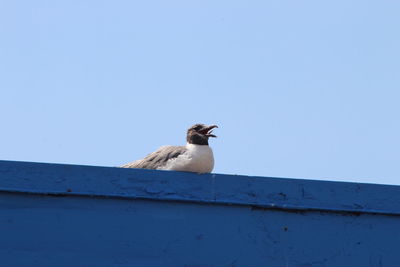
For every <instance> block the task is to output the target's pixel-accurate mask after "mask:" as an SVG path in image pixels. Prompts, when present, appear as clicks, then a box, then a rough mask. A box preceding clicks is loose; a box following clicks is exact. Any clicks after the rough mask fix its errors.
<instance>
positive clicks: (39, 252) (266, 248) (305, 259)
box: [0, 161, 400, 266]
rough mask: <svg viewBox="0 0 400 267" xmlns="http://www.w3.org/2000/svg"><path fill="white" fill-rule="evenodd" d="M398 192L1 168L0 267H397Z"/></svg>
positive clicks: (17, 165)
mask: <svg viewBox="0 0 400 267" xmlns="http://www.w3.org/2000/svg"><path fill="white" fill-rule="evenodd" d="M399 225H400V187H398V186H389V185H374V184H357V183H341V182H324V181H312V180H297V179H278V178H266V177H247V176H231V175H219V174H203V175H199V174H191V173H183V172H167V171H151V170H134V169H120V168H106V167H91V166H75V165H61V164H44V163H27V162H12V161H0V259H1V265H0V266H399V263H400V254H399V253H398V247H399V244H400V230H399Z"/></svg>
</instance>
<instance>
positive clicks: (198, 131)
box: [186, 123, 218, 146]
mask: <svg viewBox="0 0 400 267" xmlns="http://www.w3.org/2000/svg"><path fill="white" fill-rule="evenodd" d="M217 127H218V126H217V125H210V126H207V125H204V124H200V123H198V124H195V125H193V126H192V127H190V128H189V129H188V131H187V136H186V140H187V142H188V143H189V144H195V145H204V146H208V138H210V137H216V136H215V135H213V134H212V133H211V132H212V129H214V128H217Z"/></svg>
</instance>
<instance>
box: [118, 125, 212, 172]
mask: <svg viewBox="0 0 400 267" xmlns="http://www.w3.org/2000/svg"><path fill="white" fill-rule="evenodd" d="M214 128H218V126H217V125H210V126H207V125H204V124H195V125H193V126H192V127H190V128H189V129H188V130H187V136H186V141H187V143H186V146H162V147H160V148H159V149H158V150H156V151H155V152H153V153H151V154H149V155H147V156H146V157H145V158H143V159H139V160H136V161H134V162H131V163H127V164H125V165H122V166H121V167H122V168H140V169H155V170H173V171H185V172H197V173H210V172H211V171H212V170H213V168H214V155H213V152H212V149H211V147H210V146H209V145H208V138H209V137H217V136H215V135H213V134H212V131H213V129H214Z"/></svg>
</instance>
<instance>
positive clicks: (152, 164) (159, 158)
mask: <svg viewBox="0 0 400 267" xmlns="http://www.w3.org/2000/svg"><path fill="white" fill-rule="evenodd" d="M185 151H186V147H184V146H162V147H160V148H159V149H158V150H157V151H155V152H153V153H151V154H149V155H147V156H146V157H145V158H143V159H140V160H136V161H134V162H131V163H127V164H125V165H122V166H121V167H122V168H139V169H158V168H160V167H162V166H164V165H165V164H166V163H167V161H168V160H170V159H173V158H176V157H178V156H179V155H181V154H183V153H184V152H185Z"/></svg>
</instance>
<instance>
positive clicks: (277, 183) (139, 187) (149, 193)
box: [0, 160, 400, 216]
mask: <svg viewBox="0 0 400 267" xmlns="http://www.w3.org/2000/svg"><path fill="white" fill-rule="evenodd" d="M0 191H2V192H17V193H32V194H50V195H59V194H62V195H75V196H76V195H79V196H96V197H119V198H128V199H149V200H163V201H185V202H201V203H208V204H229V205H249V206H253V207H258V208H269V209H283V210H290V211H327V212H352V213H375V214H385V215H396V216H397V215H400V186H395V185H381V184H365V183H350V182H333V181H317V180H305V179H290V178H272V177H253V176H241V175H225V174H213V173H211V174H196V173H188V172H174V171H157V170H143V169H125V168H117V167H97V166H83V165H69V164H53V163H34V162H19V161H5V160H0Z"/></svg>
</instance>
